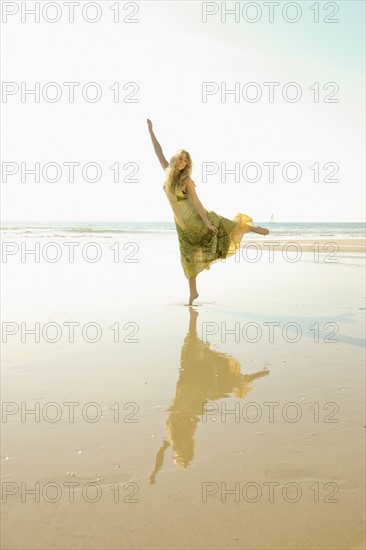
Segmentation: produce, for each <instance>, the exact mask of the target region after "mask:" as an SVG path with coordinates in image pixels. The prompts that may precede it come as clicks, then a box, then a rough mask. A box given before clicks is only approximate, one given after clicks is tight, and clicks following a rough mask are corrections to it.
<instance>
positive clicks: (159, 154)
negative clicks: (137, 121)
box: [147, 118, 169, 170]
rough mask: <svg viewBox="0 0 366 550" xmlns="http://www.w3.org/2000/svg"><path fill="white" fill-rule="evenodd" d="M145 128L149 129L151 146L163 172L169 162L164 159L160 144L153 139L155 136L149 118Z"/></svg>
mask: <svg viewBox="0 0 366 550" xmlns="http://www.w3.org/2000/svg"><path fill="white" fill-rule="evenodd" d="M147 126H148V128H149V133H150V137H151V141H152V143H153V146H154V151H155V153H156V156H157V157H158V159H159V162H160V164H161V165H162V167H163V169H164V170H165V168H166V167H167V166H168V164H169V162H168V161H167V160H166V158H165V157H164V153H163V150H162V148H161V145H160V143H159V142H158V140H157V139H156V137H155V134H154V131H153V125H152V122H151V120H150V119H149V118H148V119H147Z"/></svg>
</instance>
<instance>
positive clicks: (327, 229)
mask: <svg viewBox="0 0 366 550" xmlns="http://www.w3.org/2000/svg"><path fill="white" fill-rule="evenodd" d="M256 224H257V225H261V226H262V227H267V228H268V229H269V231H270V234H269V235H268V236H266V237H263V238H266V239H268V238H271V239H280V240H281V239H282V240H284V239H289V238H298V239H308V238H311V239H312V238H319V239H320V238H323V239H324V238H330V239H331V238H344V239H346V238H349V239H352V238H365V237H366V225H365V223H363V222H349V223H348V222H324V223H319V222H316V223H314V222H296V223H292V222H287V223H281V222H273V223H269V222H256ZM0 229H1V238H2V239H11V238H17V239H19V238H22V239H25V238H32V239H34V238H45V239H50V238H63V237H65V238H78V239H82V238H88V239H90V238H93V239H97V238H99V239H112V238H118V237H119V236H120V237H123V236H126V234H129V235H131V234H135V235H136V236H137V235H138V234H140V236H141V237H143V236H146V237H153V236H154V235H157V234H159V235H166V236H168V235H171V234H174V233H175V232H176V229H175V225H174V222H140V221H139V222H88V221H84V222H80V221H78V222H11V221H10V222H2V225H1V228H0ZM252 235H253V237H254V236H255V238H256V239H258V238H261V235H257V234H254V233H253V234H252Z"/></svg>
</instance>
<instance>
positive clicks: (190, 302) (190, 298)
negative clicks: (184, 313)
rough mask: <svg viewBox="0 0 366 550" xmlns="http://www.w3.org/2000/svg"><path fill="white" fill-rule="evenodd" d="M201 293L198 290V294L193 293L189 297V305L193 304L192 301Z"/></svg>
mask: <svg viewBox="0 0 366 550" xmlns="http://www.w3.org/2000/svg"><path fill="white" fill-rule="evenodd" d="M198 296H199V294H198V292H196V294H191V296H190V297H189V302H188V304H187V305H188V306H191V305H192V303H193V300H195V299H196V298H198Z"/></svg>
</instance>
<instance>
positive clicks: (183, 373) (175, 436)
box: [150, 307, 269, 484]
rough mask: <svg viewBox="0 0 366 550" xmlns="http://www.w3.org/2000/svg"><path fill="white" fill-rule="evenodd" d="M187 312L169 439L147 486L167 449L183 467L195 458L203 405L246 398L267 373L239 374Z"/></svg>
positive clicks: (232, 361)
mask: <svg viewBox="0 0 366 550" xmlns="http://www.w3.org/2000/svg"><path fill="white" fill-rule="evenodd" d="M188 309H189V314H190V320H189V329H188V334H187V336H186V337H185V340H184V342H183V346H182V352H181V359H180V369H179V380H178V382H177V389H176V394H175V399H174V401H173V404H172V406H171V407H170V408H169V409H168V411H169V417H168V421H167V432H168V438H167V439H165V440H164V442H163V444H162V446H161V448H160V449H159V451H158V453H157V455H156V462H155V468H154V471H153V472H152V474H151V476H150V484H153V483H155V478H156V475H157V474H158V472H159V470H160V469H161V467H162V465H163V461H164V453H165V451H166V449H167V448H168V447H170V446H171V447H172V449H173V450H174V452H175V455H174V462H175V463H176V464H179V465H180V466H183V467H184V468H187V466H189V465H190V463H191V461H192V459H193V456H194V437H193V436H194V432H195V430H196V427H197V423H198V422H199V420H200V416H201V415H202V412H204V406H205V403H207V402H208V401H214V400H216V399H221V398H224V397H229V396H230V395H231V394H234V396H235V397H245V396H246V394H247V393H248V392H249V391H250V390H251V389H252V386H251V384H252V382H253V380H255V379H256V378H260V377H261V376H266V375H268V374H269V371H268V370H267V369H263V370H261V371H259V372H257V373H255V374H250V375H244V374H241V372H240V363H239V362H238V361H237V360H236V359H234V358H233V357H231V356H230V355H227V354H225V353H220V352H218V351H214V350H212V349H210V344H209V343H207V342H206V343H205V342H203V341H202V340H201V339H200V338H199V337H198V335H197V329H196V325H197V317H198V312H197V311H196V310H195V309H194V308H193V307H189V308H188Z"/></svg>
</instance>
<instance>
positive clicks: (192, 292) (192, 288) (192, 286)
mask: <svg viewBox="0 0 366 550" xmlns="http://www.w3.org/2000/svg"><path fill="white" fill-rule="evenodd" d="M196 277H197V275H194V277H190V278H189V279H188V282H189V303H188V304H187V305H189V306H191V305H192V303H193V300H195V299H196V298H198V292H197V288H196Z"/></svg>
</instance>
